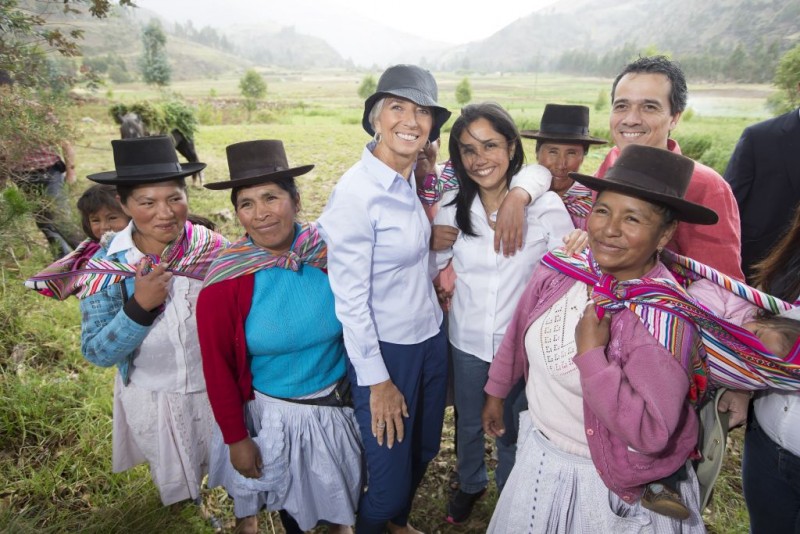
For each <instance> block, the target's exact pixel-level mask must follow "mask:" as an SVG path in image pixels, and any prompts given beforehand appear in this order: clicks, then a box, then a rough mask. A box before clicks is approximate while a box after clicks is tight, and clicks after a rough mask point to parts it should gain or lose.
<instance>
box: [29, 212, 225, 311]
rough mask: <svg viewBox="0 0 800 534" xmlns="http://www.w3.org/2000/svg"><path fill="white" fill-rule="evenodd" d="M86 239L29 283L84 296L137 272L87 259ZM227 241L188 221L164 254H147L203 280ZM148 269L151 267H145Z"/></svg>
mask: <svg viewBox="0 0 800 534" xmlns="http://www.w3.org/2000/svg"><path fill="white" fill-rule="evenodd" d="M84 243H86V242H84ZM84 243H82V244H81V246H80V247H78V248H77V249H76V250H75V251H73V252H72V253H70V254H68V255H67V256H65V257H64V258H62V259H60V260H58V261H57V262H55V263H53V264H52V265H50V266H49V267H47V268H46V269H44V270H43V271H42V272H40V273H38V274H36V275H35V276H32V277H30V278H29V279H28V280H27V282H26V283H25V285H26V286H28V287H32V288H34V289H36V290H37V291H39V292H40V293H43V294H47V292H46V291H49V292H51V293H52V295H49V296H52V297H53V298H56V299H58V300H64V299H66V298H67V297H69V296H70V295H74V296H76V297H77V298H79V299H83V298H86V297H88V296H90V295H93V294H95V293H97V292H99V291H102V290H103V289H105V288H106V287H108V286H109V285H111V284H116V283H118V282H120V281H122V280H124V279H125V278H129V277H132V276H136V267H137V266H136V265H132V264H129V263H122V262H118V261H112V260H101V259H94V258H92V259H89V260H88V261H87V260H85V255H86V247H84V246H83V245H84ZM225 245H227V241H226V240H225V238H224V237H222V235H220V234H218V233H216V232H213V231H211V230H209V229H208V228H206V227H205V226H200V225H193V224H192V223H190V222H189V221H186V225H185V226H184V231H183V233H182V234H181V236H180V237H179V238H178V239H176V240H175V241H173V242H172V243H171V244H170V245H168V246H167V248H165V249H164V252H162V253H161V255H160V256H153V255H148V256H147V257H148V259H149V260H150V262H151V263H152V264H157V263H161V262H166V263H167V270H168V271H171V272H173V273H174V274H176V275H180V276H188V277H190V278H194V279H197V280H202V279H203V278H204V277H205V274H206V272H207V271H208V269H209V268H210V267H211V263H212V262H213V260H214V258H215V257H216V256H217V254H219V252H220V251H221V250H222V249H223V248H224V247H225ZM148 271H149V269H146V270H145V272H148Z"/></svg>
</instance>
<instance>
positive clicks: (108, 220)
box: [89, 206, 130, 241]
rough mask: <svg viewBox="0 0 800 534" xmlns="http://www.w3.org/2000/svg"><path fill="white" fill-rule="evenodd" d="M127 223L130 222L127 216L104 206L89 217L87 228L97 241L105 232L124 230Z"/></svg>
mask: <svg viewBox="0 0 800 534" xmlns="http://www.w3.org/2000/svg"><path fill="white" fill-rule="evenodd" d="M128 221H130V218H128V216H127V215H125V214H124V213H122V212H121V211H117V210H111V209H108V208H107V207H106V206H103V207H102V208H100V210H99V211H96V212H94V213H92V214H91V215H89V226H90V227H91V228H92V235H94V238H95V239H97V240H98V241H99V240H100V238H101V237H103V234H105V233H106V232H112V231H113V232H119V231H120V230H124V229H125V227H126V226H128Z"/></svg>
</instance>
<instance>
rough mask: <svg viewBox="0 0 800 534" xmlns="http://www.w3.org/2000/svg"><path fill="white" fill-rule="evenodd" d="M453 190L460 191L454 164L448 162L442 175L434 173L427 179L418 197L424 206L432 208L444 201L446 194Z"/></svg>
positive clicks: (418, 190) (419, 190)
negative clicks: (443, 197)
mask: <svg viewBox="0 0 800 534" xmlns="http://www.w3.org/2000/svg"><path fill="white" fill-rule="evenodd" d="M451 189H458V178H456V170H455V167H453V163H452V162H451V161H450V160H447V163H445V164H444V168H443V169H442V173H441V175H437V174H436V173H435V172H432V173H430V174H428V175H427V176H426V177H425V182H424V183H423V184H422V187H418V188H417V196H418V197H419V199H420V200H421V201H422V203H423V204H427V205H428V206H431V205H433V204H436V203H437V202H439V201H440V200H442V196H443V195H444V193H445V192H447V191H450V190H451Z"/></svg>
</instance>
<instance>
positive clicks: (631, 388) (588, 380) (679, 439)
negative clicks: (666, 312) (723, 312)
mask: <svg viewBox="0 0 800 534" xmlns="http://www.w3.org/2000/svg"><path fill="white" fill-rule="evenodd" d="M646 276H648V277H668V276H670V275H669V272H668V271H667V269H666V267H664V266H663V265H662V264H661V263H659V264H658V265H656V267H655V268H654V269H653V270H652V271H650V272H649V273H647V275H646ZM575 283H577V281H576V280H574V279H573V278H569V277H567V276H566V275H563V274H561V273H559V272H557V271H555V270H553V269H550V268H549V267H546V266H544V265H540V266H539V267H538V269H537V270H536V271H535V272H534V275H533V278H531V281H530V282H529V283H528V286H527V287H526V288H525V292H524V293H523V295H522V298H521V299H520V302H519V304H518V305H517V309H516V311H515V312H514V317H513V318H512V320H511V324H510V325H509V326H508V330H507V331H506V335H505V337H504V338H503V342H502V343H501V345H500V349H499V350H498V353H497V354H496V355H495V357H494V360H493V361H492V365H491V367H490V368H489V380H488V382H487V383H486V387H485V391H486V393H488V394H490V395H492V396H495V397H499V398H505V397H506V396H507V394H508V392H509V390H510V389H511V388H512V387H513V386H514V384H515V383H517V382H518V381H519V379H520V378H521V377H523V376H524V377H525V379H526V380H527V378H528V355H527V353H526V351H525V334H526V332H527V331H528V328H529V327H530V325H531V324H532V323H533V322H534V321H535V320H536V319H537V318H539V317H540V316H541V315H542V314H543V313H544V312H545V311H546V310H547V309H548V308H550V306H552V305H553V304H554V303H555V302H556V301H557V300H558V299H559V298H561V297H562V296H563V295H564V294H565V293H566V292H567V291H568V290H569V288H570V287H571V286H572V285H573V284H575ZM679 341H680V343H679V346H680V347H682V349H681V350H682V351H690V350H691V347H692V345H693V343H696V342H697V333H696V330H694V328H692V327H688V326H687V327H686V328H683V329H682V332H680V334H679ZM682 360H685V358H682ZM574 361H575V364H576V365H577V367H578V371H579V373H580V380H581V386H582V389H583V412H584V425H585V429H586V436H587V439H588V442H589V452H590V453H591V456H592V461H593V462H594V464H595V466H596V467H597V471H598V474H599V475H600V478H601V479H602V480H603V482H604V483H605V485H606V486H607V487H608V488H609V489H610V490H611V491H613V492H614V493H616V494H617V495H619V496H620V497H622V498H623V499H624V500H625V501H626V502H629V503H630V502H635V501H636V500H637V499H639V497H640V496H641V493H642V490H643V485H644V484H646V483H647V482H651V481H654V480H657V479H659V478H662V477H664V476H666V475H669V474H672V473H673V472H675V471H676V470H677V469H678V468H679V467H680V466H681V465H683V464H684V463H685V462H686V460H687V459H688V458H689V456H690V455H691V454H692V453H693V452H694V450H695V448H696V445H697V436H698V422H697V416H696V414H695V410H694V408H693V407H692V406H691V405H690V404H689V402H688V400H687V394H688V391H689V375H688V374H687V371H686V370H684V368H683V367H682V366H681V364H680V361H679V359H677V358H675V356H673V355H672V354H671V353H670V352H669V351H668V350H667V349H666V348H664V347H663V346H662V345H660V344H659V343H658V341H657V340H656V339H655V338H654V337H653V336H652V335H651V334H650V332H649V331H648V330H647V328H646V327H645V326H644V325H643V324H642V322H641V321H640V320H639V318H638V317H637V316H636V315H635V314H634V313H633V312H631V311H629V310H623V311H621V312H619V313H616V314H614V316H613V317H612V320H611V339H610V341H609V343H608V347H597V348H594V349H591V350H589V351H587V352H585V353H583V354H580V355H578V356H576V357H575V358H574Z"/></svg>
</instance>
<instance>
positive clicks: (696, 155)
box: [676, 134, 714, 160]
mask: <svg viewBox="0 0 800 534" xmlns="http://www.w3.org/2000/svg"><path fill="white" fill-rule="evenodd" d="M676 137H677V139H678V143H680V146H681V153H682V154H683V155H684V156H686V157H687V158H692V159H695V160H699V159H700V158H701V157H702V156H703V154H705V153H706V151H707V150H708V149H709V148H711V145H712V144H714V140H713V139H712V138H711V136H710V135H697V134H684V135H680V136H676Z"/></svg>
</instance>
